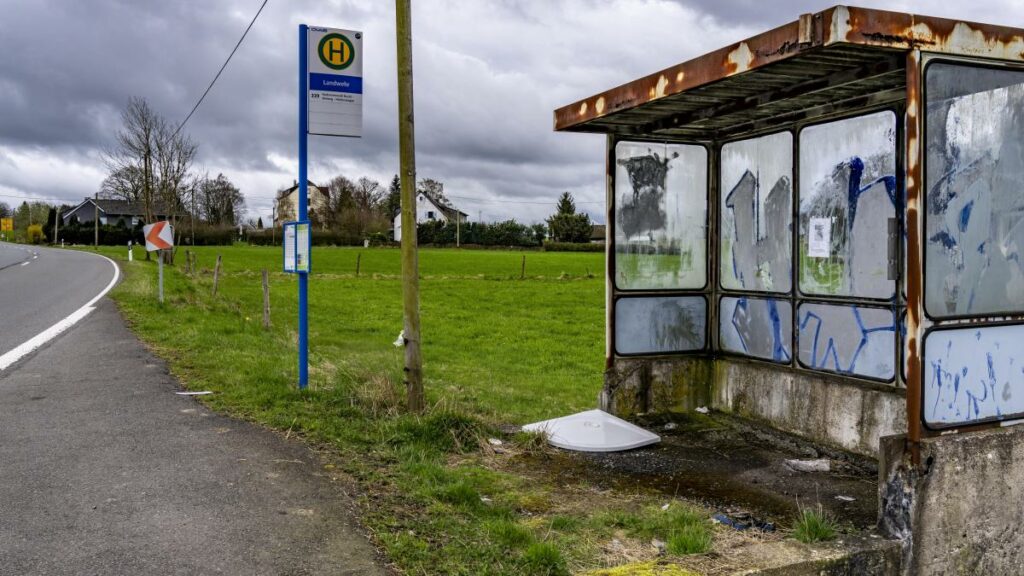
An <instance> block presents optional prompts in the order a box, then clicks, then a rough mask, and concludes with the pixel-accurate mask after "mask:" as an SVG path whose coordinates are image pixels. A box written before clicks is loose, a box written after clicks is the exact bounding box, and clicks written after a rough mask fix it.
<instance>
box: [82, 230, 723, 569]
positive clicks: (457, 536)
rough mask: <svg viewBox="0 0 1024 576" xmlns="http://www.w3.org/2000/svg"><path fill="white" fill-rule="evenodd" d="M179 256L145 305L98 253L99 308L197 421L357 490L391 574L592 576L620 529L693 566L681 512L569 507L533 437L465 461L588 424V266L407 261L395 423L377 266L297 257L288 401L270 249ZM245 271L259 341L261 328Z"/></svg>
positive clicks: (396, 309)
mask: <svg viewBox="0 0 1024 576" xmlns="http://www.w3.org/2000/svg"><path fill="white" fill-rule="evenodd" d="M194 250H195V252H196V253H197V255H198V266H199V271H198V272H197V273H195V274H192V275H186V274H184V273H183V271H182V268H183V264H184V261H185V258H184V250H179V252H178V256H177V259H178V264H177V265H175V266H168V267H166V269H165V293H166V302H165V303H164V304H163V305H161V304H158V303H157V288H156V277H157V274H156V264H155V261H146V260H145V259H144V255H143V253H142V251H141V250H136V253H135V256H136V257H135V261H134V262H131V263H128V262H127V261H126V250H125V249H123V248H116V249H106V248H104V249H101V251H102V252H103V253H104V254H106V255H108V256H110V257H112V258H114V259H115V260H117V261H118V263H119V264H120V265H121V266H122V269H123V271H124V272H125V279H124V281H123V282H122V283H121V284H120V285H119V286H118V287H117V288H116V289H115V290H114V292H113V293H112V296H113V298H114V299H115V300H116V301H117V303H118V305H119V307H120V308H121V310H122V313H123V314H124V316H125V317H126V318H127V320H128V322H129V323H130V324H131V326H132V328H133V330H134V331H135V332H136V333H137V334H139V335H140V337H141V338H142V339H143V340H145V341H146V342H147V343H148V344H149V345H150V347H151V348H152V350H153V351H154V352H155V353H156V354H158V355H160V356H161V357H163V358H165V359H166V360H167V361H168V362H169V365H170V367H171V370H172V372H173V373H174V375H175V376H176V377H178V378H179V379H180V380H181V381H182V382H183V383H184V385H185V386H186V387H188V388H190V389H193V390H211V391H214V392H215V394H213V395H210V396H204V397H203V399H202V401H203V402H205V403H207V404H208V405H209V406H210V407H211V408H213V409H215V410H218V411H221V412H224V413H227V414H230V415H233V416H236V417H240V418H245V419H248V420H252V421H255V422H259V423H261V424H264V425H266V426H269V427H272V428H275V429H277V430H280V431H289V434H291V435H292V436H299V437H301V438H304V439H306V440H308V441H310V442H313V443H317V444H320V445H326V446H329V447H330V448H331V453H332V454H333V455H334V458H333V459H334V460H335V461H336V462H337V465H336V466H337V467H338V468H339V469H340V471H341V472H344V473H345V474H347V475H349V476H351V477H352V478H353V479H355V480H356V481H357V482H358V483H359V485H360V486H361V487H362V489H363V492H364V495H363V497H362V504H363V506H362V507H361V510H362V521H363V522H364V524H365V525H366V526H367V528H368V529H369V531H370V532H371V533H372V534H373V537H374V539H375V541H376V542H377V543H378V544H379V545H380V546H381V547H382V548H383V549H384V550H385V552H386V553H387V555H388V556H389V559H390V560H391V561H393V562H394V563H395V564H396V565H397V566H398V567H400V568H401V569H402V570H403V571H405V572H407V573H410V574H421V573H426V574H466V575H469V574H474V575H476V574H522V575H535V574H550V575H556V574H565V573H568V572H569V571H578V570H585V569H590V568H595V567H598V566H600V562H601V542H606V541H608V540H610V539H611V538H613V537H614V534H615V533H616V531H617V530H619V529H621V528H619V527H617V526H619V525H620V524H621V526H626V527H628V531H629V533H630V534H631V535H633V536H635V537H637V538H651V537H658V538H660V539H662V540H666V539H670V538H672V537H673V535H676V534H684V532H685V535H678V536H676V538H677V539H678V540H679V543H678V548H677V549H678V550H680V551H684V550H696V549H697V548H696V547H694V545H693V544H692V543H691V542H690V539H692V536H690V535H689V534H690V531H695V530H697V529H696V528H694V526H698V525H699V526H700V527H701V528H704V529H706V526H705V525H704V520H703V518H704V516H703V515H702V514H700V513H698V512H696V511H694V510H692V509H689V508H687V507H685V506H681V505H679V506H677V505H675V504H673V506H672V507H671V508H670V509H669V510H668V511H663V510H661V509H660V507H658V506H653V505H650V506H645V505H643V502H645V500H643V498H639V497H637V496H636V495H633V496H631V497H630V499H631V501H632V502H640V504H637V505H628V506H623V505H622V503H620V502H617V501H616V500H615V498H613V497H612V498H610V497H607V496H603V497H602V504H601V506H600V507H597V508H595V506H594V503H593V502H592V501H591V500H592V495H590V494H589V493H587V492H586V491H583V490H576V489H573V488H569V489H566V488H565V486H563V484H562V483H561V482H559V483H555V482H554V481H553V480H552V481H545V480H544V479H543V478H544V477H543V476H538V475H537V474H536V470H535V468H536V464H535V463H536V461H538V460H545V459H547V458H549V457H550V455H549V449H548V448H547V447H546V445H545V443H544V442H543V439H542V438H539V437H537V436H536V435H519V436H517V437H514V438H512V439H510V441H509V442H507V448H509V449H511V450H513V451H514V452H516V453H519V454H521V456H516V457H514V458H511V459H510V458H509V457H508V456H505V457H503V458H505V460H501V463H500V465H492V463H491V460H488V456H487V454H488V453H489V452H487V451H486V450H481V446H482V445H483V446H487V442H486V440H487V438H489V437H491V436H495V435H498V434H499V433H498V432H497V427H498V425H499V424H503V423H515V424H523V423H527V422H532V421H535V420H540V419H544V418H551V417H555V416H560V415H564V414H568V413H572V412H576V411H580V410H585V409H589V408H592V407H593V406H594V403H595V398H596V396H597V393H598V391H599V390H600V388H601V384H602V373H603V365H604V342H603V340H604V282H603V279H602V274H601V270H603V257H604V255H603V254H599V253H543V252H513V251H469V250H466V251H459V250H424V251H422V252H421V255H420V270H421V284H420V285H421V301H420V305H421V314H422V326H423V358H424V373H425V388H426V392H427V399H428V406H429V408H428V410H427V411H426V412H425V413H424V414H421V415H415V414H409V413H408V412H407V411H406V410H405V407H404V386H403V384H402V363H403V352H402V350H401V349H399V348H396V347H395V346H394V345H393V342H394V340H395V338H396V336H397V335H398V333H399V331H400V330H401V328H402V309H401V283H400V266H399V252H398V251H397V250H393V249H349V248H315V249H314V251H313V256H312V262H313V264H312V265H313V275H312V277H311V279H310V294H309V303H310V304H309V305H310V334H309V341H310V383H309V388H308V389H307V390H305V391H299V390H298V389H297V387H296V385H295V382H296V375H297V367H296V364H297V359H296V338H297V335H296V324H297V322H296V317H297V307H296V299H297V291H296V284H297V282H296V278H295V277H294V276H292V275H287V274H283V273H281V272H280V264H281V253H280V249H278V248H266V247H249V246H234V247H210V248H198V249H194ZM218 254H220V255H221V256H222V263H223V272H222V274H221V279H220V284H219V287H218V294H217V296H216V297H213V296H212V295H211V292H212V277H213V274H212V268H213V265H214V262H215V260H216V257H217V255H218ZM524 255H525V257H526V272H525V274H523V268H522V266H523V257H524ZM357 262H358V264H359V275H358V276H356V263H357ZM263 268H266V269H268V270H269V271H270V290H271V304H270V307H271V327H270V328H269V329H265V328H263V327H262V325H261V317H262V306H263V301H262V289H261V273H260V270H261V269H263ZM517 459H524V460H517ZM518 462H522V463H520V464H517V463H518ZM517 466H519V467H521V468H522V469H519V468H517ZM573 498H576V499H577V500H578V502H576V503H575V504H573V503H572V499H573ZM652 498H653V497H652ZM616 519H617V520H616ZM683 540H686V541H685V542H684V541H683ZM681 553H682V552H681Z"/></svg>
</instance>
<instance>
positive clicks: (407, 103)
mask: <svg viewBox="0 0 1024 576" xmlns="http://www.w3.org/2000/svg"><path fill="white" fill-rule="evenodd" d="M395 8H396V10H395V12H396V22H397V31H398V34H397V37H398V147H399V155H400V160H401V174H402V304H403V308H404V310H405V389H406V401H407V403H408V405H409V410H410V411H411V412H421V411H422V410H423V407H424V404H425V401H424V398H423V357H422V356H421V355H420V272H419V254H418V253H417V248H416V135H415V130H414V128H415V122H414V120H413V98H412V14H411V13H410V9H409V0H395Z"/></svg>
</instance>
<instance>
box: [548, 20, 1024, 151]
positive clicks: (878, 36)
mask: <svg viewBox="0 0 1024 576" xmlns="http://www.w3.org/2000/svg"><path fill="white" fill-rule="evenodd" d="M837 45H852V46H861V47H864V48H865V49H878V50H893V51H899V52H905V51H908V50H918V49H925V50H928V51H929V52H935V53H943V54H952V55H962V56H974V57H983V58H990V59H1000V60H1018V61H1019V60H1022V59H1024V30H1021V29H1017V28H1009V27H1006V26H996V25H991V24H980V23H975V22H967V21H957V20H950V19H946V18H935V17H930V16H921V15H916V14H906V13H898V12H889V11H884V10H872V9H865V8H855V7H848V6H834V7H832V8H828V9H826V10H823V11H821V12H818V13H816V14H804V15H801V16H800V18H799V19H797V20H796V21H793V22H790V23H788V24H784V25H782V26H779V27H778V28H775V29H772V30H769V31H767V32H763V33H761V34H758V35H756V36H753V37H751V38H748V39H746V40H743V41H741V42H737V43H735V44H733V45H731V46H727V47H725V48H721V49H719V50H715V51H713V52H709V53H707V54H704V55H702V56H699V57H697V58H694V59H692V60H689V61H687V62H683V63H681V64H677V65H676V66H672V67H670V68H666V69H664V70H661V71H659V72H655V73H654V74H650V75H647V76H644V77H643V78H640V79H637V80H634V81H632V82H629V83H626V84H623V85H621V86H618V87H616V88H612V89H610V90H606V91H604V92H601V93H599V94H596V95H594V96H591V97H589V98H585V99H583V100H579V101H577V102H575V103H572V104H569V105H568V106H563V107H561V108H559V109H557V110H556V111H555V113H554V128H555V130H578V131H587V130H588V127H587V123H589V122H591V121H593V120H597V119H601V118H607V117H609V116H611V115H614V114H616V113H618V112H622V111H625V110H629V109H633V108H636V107H638V106H641V105H644V104H647V103H650V102H656V101H659V100H662V99H664V98H668V97H671V96H674V95H677V94H681V93H683V92H686V91H689V90H693V89H694V88H698V87H702V86H707V85H709V84H712V83H714V82H717V81H720V80H723V79H725V78H730V77H732V76H736V75H739V74H744V73H746V72H750V71H753V70H757V69H760V68H762V67H765V66H767V65H769V64H773V63H776V62H782V61H785V60H788V59H791V58H793V57H795V56H798V55H800V54H803V53H806V52H809V51H816V50H818V49H820V48H824V47H829V46H837ZM590 130H592V131H593V128H590ZM596 131H604V130H602V129H598V130H596Z"/></svg>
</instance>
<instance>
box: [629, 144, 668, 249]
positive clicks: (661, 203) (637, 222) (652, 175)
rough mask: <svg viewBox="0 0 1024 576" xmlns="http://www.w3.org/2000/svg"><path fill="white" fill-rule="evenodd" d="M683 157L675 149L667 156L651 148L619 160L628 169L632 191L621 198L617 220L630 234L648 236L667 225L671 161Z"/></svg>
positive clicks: (630, 235)
mask: <svg viewBox="0 0 1024 576" xmlns="http://www.w3.org/2000/svg"><path fill="white" fill-rule="evenodd" d="M678 157H679V153H678V152H673V153H672V154H671V155H668V156H666V157H664V158H662V157H661V156H659V155H658V153H657V152H653V151H651V150H650V149H648V151H647V154H645V155H643V156H633V157H631V158H624V159H621V160H618V161H617V162H618V164H619V165H620V166H622V167H624V168H625V169H626V174H627V175H628V176H629V184H630V186H631V187H632V189H633V191H632V194H626V195H623V197H622V198H621V199H620V201H619V209H618V221H617V224H618V226H619V228H620V229H621V230H622V232H623V233H624V234H625V236H626V237H627V238H631V237H633V236H637V235H642V234H644V233H646V234H647V235H648V236H649V235H650V233H651V232H652V231H654V230H660V229H662V228H664V227H665V224H666V216H665V180H666V177H667V176H668V171H669V168H670V167H669V162H670V161H671V160H674V159H675V158H678Z"/></svg>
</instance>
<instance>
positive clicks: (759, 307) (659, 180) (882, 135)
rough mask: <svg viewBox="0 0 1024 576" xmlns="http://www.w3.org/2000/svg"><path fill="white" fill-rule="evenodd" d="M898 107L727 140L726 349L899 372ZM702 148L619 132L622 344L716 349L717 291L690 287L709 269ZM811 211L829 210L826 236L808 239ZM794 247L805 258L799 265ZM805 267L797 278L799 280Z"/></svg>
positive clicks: (616, 255)
mask: <svg viewBox="0 0 1024 576" xmlns="http://www.w3.org/2000/svg"><path fill="white" fill-rule="evenodd" d="M896 118H897V115H896V114H895V113H893V112H892V111H891V110H883V111H881V112H877V111H874V112H861V113H859V114H858V113H853V114H852V115H850V116H847V117H844V118H841V119H838V120H831V121H829V122H823V123H818V124H812V125H809V126H807V127H806V128H804V129H803V130H801V132H800V133H799V137H798V139H799V140H800V143H799V144H798V145H797V146H796V147H794V145H793V144H794V143H793V136H792V132H789V131H782V132H778V131H777V132H775V133H771V134H768V135H764V136H756V137H753V138H748V139H743V140H738V141H734V142H728V143H725V144H723V145H722V146H721V147H720V148H719V151H720V164H719V168H720V170H719V171H718V174H716V175H715V176H716V177H717V178H718V181H717V184H718V186H716V187H715V188H716V189H717V190H719V191H720V192H719V194H718V195H717V196H718V198H717V199H716V202H717V206H716V207H717V209H718V218H717V220H716V221H717V223H718V232H717V234H718V242H717V243H716V244H715V245H717V246H718V250H717V253H716V254H715V256H716V257H717V258H716V259H717V270H716V272H717V273H718V276H719V282H718V283H717V284H719V285H720V286H721V289H722V290H723V291H725V294H723V295H721V297H720V298H718V299H716V300H717V301H714V304H715V305H717V306H718V312H719V314H718V315H717V317H718V321H717V323H716V324H717V326H716V328H717V329H718V346H717V347H718V349H719V350H721V351H722V352H726V353H729V354H739V355H744V356H748V357H752V358H756V359H761V360H768V361H772V362H776V363H782V364H792V365H794V366H801V367H804V368H809V369H813V370H822V371H829V372H837V373H840V374H843V375H849V376H854V377H859V378H866V379H873V380H882V381H893V380H896V373H897V372H898V371H897V370H896V366H897V363H898V362H899V360H898V359H899V358H900V355H899V354H898V353H897V350H898V347H897V345H896V344H897V343H898V342H899V341H900V340H901V338H900V336H899V335H898V334H897V331H896V327H897V322H896V318H898V317H900V316H899V313H900V310H901V308H902V307H901V305H900V302H897V301H896V300H895V299H894V293H895V287H896V282H895V281H894V279H893V278H892V276H893V274H892V273H891V271H890V269H889V268H890V262H889V260H888V236H889V226H890V225H891V222H890V221H891V220H893V219H895V218H896V215H897V212H898V211H899V209H898V207H899V206H901V205H902V204H901V200H902V198H901V197H899V196H898V195H899V194H902V187H901V186H898V184H899V182H898V181H897V178H896V173H897V166H898V163H897V152H896V145H897V140H898V137H897V129H896ZM805 132H806V136H805ZM805 138H806V141H805ZM794 148H796V149H797V150H801V152H800V153H799V154H800V162H799V163H794V161H793V160H794V153H793V150H794ZM805 149H807V150H808V152H804V150H805ZM815 151H816V152H815ZM706 160H707V157H706V151H705V149H704V148H703V147H702V146H698V145H689V144H663V143H650V142H631V141H620V142H618V143H617V144H616V146H615V154H614V168H613V170H614V172H613V174H614V177H613V198H612V203H613V207H612V214H613V220H614V222H613V223H611V224H612V228H613V234H612V237H613V241H614V244H613V247H612V251H613V263H612V267H611V268H612V271H613V278H612V281H613V282H612V284H613V285H612V289H613V291H614V293H615V296H616V297H615V298H614V299H613V305H614V307H615V310H614V313H613V320H614V323H615V324H614V331H613V338H614V342H615V346H614V350H615V352H616V354H619V355H659V354H667V353H681V352H686V351H703V350H706V349H707V344H708V343H707V341H706V337H705V336H704V331H705V330H706V327H707V320H708V317H709V316H708V310H707V308H706V306H707V301H706V300H705V299H704V298H703V297H702V296H695V295H687V294H686V293H687V292H693V291H698V292H699V291H700V290H702V289H705V288H706V284H707V275H706V272H705V270H706V269H704V268H701V266H700V265H699V264H698V263H701V262H703V261H706V260H707V254H708V252H707V246H708V239H707V229H708V227H707V225H706V218H707V214H708V210H707V204H706V202H707V186H708V183H709V182H708V176H707V171H706V166H707V163H706ZM805 164H806V166H807V168H806V169H805V168H804V165H805ZM795 165H798V166H800V170H799V174H800V182H799V183H800V184H801V186H798V187H795V186H793V181H794V178H793V173H794V171H796V170H795V168H794V166H795ZM794 188H796V189H797V190H810V191H811V192H809V193H808V192H801V197H800V200H799V202H798V203H797V205H796V206H794V200H793V198H794V195H795V192H794ZM796 216H799V218H797V219H796V221H797V223H798V232H799V233H798V235H797V238H796V239H794V234H793V222H794V218H795V217H796ZM812 219H814V220H815V223H816V224H819V225H820V224H822V223H823V221H824V222H825V223H827V224H828V229H827V231H824V232H823V235H827V236H828V240H827V241H824V240H823V239H822V238H821V237H820V236H819V238H817V239H816V240H817V242H816V246H815V251H814V252H813V253H810V252H811V250H810V248H811V246H810V241H809V240H810V237H809V234H810V232H809V231H810V230H811V223H812ZM694 232H697V233H696V234H695V233H694ZM794 241H796V244H795V245H794ZM823 250H824V255H819V256H815V254H822V251H823ZM794 254H796V255H798V258H799V260H798V262H799V263H800V264H801V266H798V267H796V269H794V266H793V255H794ZM795 279H798V280H799V286H800V288H801V290H800V291H797V290H794V289H793V283H794V280H795ZM712 291H714V292H718V289H717V288H714V289H712ZM631 292H633V293H631ZM649 292H655V294H650V293H649ZM659 293H661V294H659ZM668 293H671V294H668ZM775 294H778V295H779V297H775V296H774V295H775ZM805 299H808V300H807V301H806V302H805V301H804V300H805ZM871 300H877V301H879V303H880V305H871V304H870V301H871ZM865 301H867V302H865ZM885 302H888V304H885ZM794 308H796V310H795V311H796V312H797V316H796V317H795V318H794ZM665 319H675V320H671V321H670V322H668V324H666V323H665V321H664V320H665ZM669 324H671V325H672V326H671V327H670V326H669ZM677 328H678V329H677ZM680 330H681V332H680ZM684 333H685V334H684ZM794 348H795V349H796V352H794ZM899 372H902V371H899Z"/></svg>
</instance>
